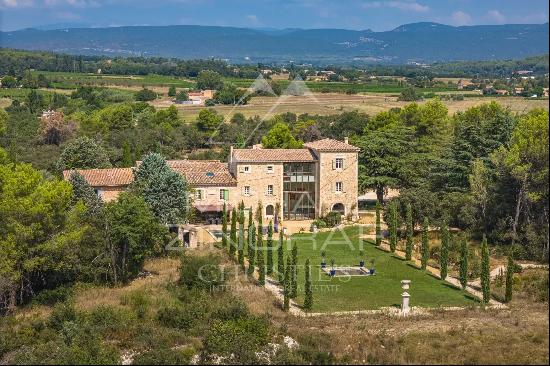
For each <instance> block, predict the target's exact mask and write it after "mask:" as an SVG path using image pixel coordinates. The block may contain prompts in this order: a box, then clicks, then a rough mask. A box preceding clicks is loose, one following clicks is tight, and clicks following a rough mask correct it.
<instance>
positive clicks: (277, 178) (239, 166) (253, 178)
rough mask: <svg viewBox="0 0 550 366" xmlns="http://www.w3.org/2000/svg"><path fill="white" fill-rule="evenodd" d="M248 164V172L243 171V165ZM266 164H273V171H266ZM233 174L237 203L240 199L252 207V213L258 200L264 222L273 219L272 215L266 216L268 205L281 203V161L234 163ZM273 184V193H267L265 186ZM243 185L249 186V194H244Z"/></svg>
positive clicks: (248, 206) (246, 205)
mask: <svg viewBox="0 0 550 366" xmlns="http://www.w3.org/2000/svg"><path fill="white" fill-rule="evenodd" d="M245 166H249V167H250V172H249V173H245V172H244V167H245ZM268 166H273V173H268V170H267V168H268ZM234 172H235V173H234V174H235V175H236V178H237V188H236V192H235V193H236V195H237V197H238V198H237V203H238V202H240V201H241V200H242V201H243V202H244V205H245V207H246V208H252V209H253V210H254V213H255V212H256V209H257V207H258V202H259V201H261V202H262V206H263V213H262V215H263V218H264V223H266V224H267V222H268V220H270V219H273V216H266V207H267V206H268V205H273V208H275V205H276V204H277V203H279V204H280V205H281V207H282V204H283V164H282V163H235V165H234ZM268 185H273V194H272V195H268V194H267V186H268ZM245 186H249V187H250V195H248V196H247V195H245V193H244V192H245Z"/></svg>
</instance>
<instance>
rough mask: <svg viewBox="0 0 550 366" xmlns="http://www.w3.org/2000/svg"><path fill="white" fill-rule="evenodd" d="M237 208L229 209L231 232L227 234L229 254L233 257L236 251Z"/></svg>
mask: <svg viewBox="0 0 550 366" xmlns="http://www.w3.org/2000/svg"><path fill="white" fill-rule="evenodd" d="M236 247H237V210H235V208H233V211H231V234H230V235H229V256H230V257H231V258H235V252H236V251H237V248H236Z"/></svg>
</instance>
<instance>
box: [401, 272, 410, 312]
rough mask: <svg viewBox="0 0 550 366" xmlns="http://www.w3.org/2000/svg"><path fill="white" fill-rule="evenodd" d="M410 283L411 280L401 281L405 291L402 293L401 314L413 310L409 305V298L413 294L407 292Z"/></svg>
mask: <svg viewBox="0 0 550 366" xmlns="http://www.w3.org/2000/svg"><path fill="white" fill-rule="evenodd" d="M410 283H411V281H410V280H403V281H401V288H402V289H403V290H404V292H403V293H402V294H401V315H408V314H409V312H410V311H411V309H410V307H409V298H410V297H411V295H409V293H408V292H407V290H408V289H409V285H410Z"/></svg>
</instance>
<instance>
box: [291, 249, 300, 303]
mask: <svg viewBox="0 0 550 366" xmlns="http://www.w3.org/2000/svg"><path fill="white" fill-rule="evenodd" d="M290 283H291V288H290V298H291V299H295V298H296V296H298V247H297V246H296V243H294V245H293V246H292V264H291V271H290Z"/></svg>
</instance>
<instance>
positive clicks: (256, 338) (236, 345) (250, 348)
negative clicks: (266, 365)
mask: <svg viewBox="0 0 550 366" xmlns="http://www.w3.org/2000/svg"><path fill="white" fill-rule="evenodd" d="M268 341H269V329H268V322H267V321H266V320H265V319H264V318H258V317H249V318H242V319H238V320H229V321H219V320H217V321H215V322H214V323H213V324H212V326H211V327H210V329H209V330H208V332H207V333H206V335H205V337H204V341H203V344H204V352H205V353H206V355H207V356H208V355H212V354H216V355H218V356H226V357H227V356H230V355H231V354H234V356H235V360H234V361H235V362H237V363H245V362H250V363H252V362H255V361H256V359H257V358H256V355H255V352H257V351H259V350H260V348H261V347H263V346H265V345H266V344H267V342H268Z"/></svg>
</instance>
